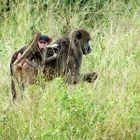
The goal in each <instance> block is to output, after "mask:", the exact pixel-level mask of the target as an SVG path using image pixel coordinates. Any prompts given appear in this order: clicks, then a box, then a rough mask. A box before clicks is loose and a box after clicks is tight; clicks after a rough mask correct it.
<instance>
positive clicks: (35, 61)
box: [10, 33, 56, 99]
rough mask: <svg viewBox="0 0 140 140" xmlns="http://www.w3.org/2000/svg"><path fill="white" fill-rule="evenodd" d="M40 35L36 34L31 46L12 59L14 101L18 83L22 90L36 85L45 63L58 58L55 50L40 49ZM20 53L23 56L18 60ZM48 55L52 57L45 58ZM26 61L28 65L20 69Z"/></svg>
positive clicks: (22, 49)
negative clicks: (19, 65) (22, 62)
mask: <svg viewBox="0 0 140 140" xmlns="http://www.w3.org/2000/svg"><path fill="white" fill-rule="evenodd" d="M40 35H41V34H40V33H36V34H35V35H34V37H33V39H32V42H31V43H30V45H27V46H24V47H22V48H21V49H20V50H18V51H16V52H15V53H14V54H13V55H12V57H11V62H10V71H11V90H12V95H13V99H16V96H17V89H16V88H17V86H16V83H18V86H19V88H20V89H24V88H25V86H27V85H29V84H33V83H35V81H36V77H37V75H38V72H39V70H40V68H42V67H43V66H44V63H45V62H46V63H47V62H50V61H52V60H54V59H56V56H54V55H53V54H54V51H55V50H54V51H53V48H47V49H40V48H39V46H38V44H37V43H38V41H39V38H40ZM50 52H52V53H50ZM19 53H21V54H22V56H21V57H20V58H19V59H17V55H18V54H19ZM47 53H49V54H50V55H49V56H48V57H44V54H47ZM25 59H26V65H25V66H23V67H21V68H19V67H18V64H19V63H21V61H22V60H25Z"/></svg>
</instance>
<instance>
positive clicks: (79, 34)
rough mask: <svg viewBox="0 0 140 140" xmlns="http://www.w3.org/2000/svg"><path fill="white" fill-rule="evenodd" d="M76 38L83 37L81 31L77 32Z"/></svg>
mask: <svg viewBox="0 0 140 140" xmlns="http://www.w3.org/2000/svg"><path fill="white" fill-rule="evenodd" d="M76 38H77V39H81V38H82V33H81V32H80V31H78V32H77V33H76Z"/></svg>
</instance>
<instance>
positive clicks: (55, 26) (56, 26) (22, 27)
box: [0, 0, 140, 140]
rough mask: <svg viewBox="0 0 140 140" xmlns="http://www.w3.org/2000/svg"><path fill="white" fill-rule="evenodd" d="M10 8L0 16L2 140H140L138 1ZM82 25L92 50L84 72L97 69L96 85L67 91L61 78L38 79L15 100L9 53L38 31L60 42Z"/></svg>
mask: <svg viewBox="0 0 140 140" xmlns="http://www.w3.org/2000/svg"><path fill="white" fill-rule="evenodd" d="M41 2H42V3H41ZM44 2H45V5H47V7H44ZM2 6H3V7H2ZM10 7H11V9H10V11H4V12H3V13H2V14H1V24H0V69H1V70H0V77H1V78H0V139H2V140H15V139H19V140H20V139H36V140H38V139H42V140H49V139H50V140H52V139H54V140H66V139H71V140H93V139H99V140H100V139H111V140H112V139H116V140H118V139H120V140H122V139H124V140H126V139H134V140H138V139H139V137H140V107H139V106H140V8H139V5H138V1H131V0H130V1H123V0H118V1H115V0H113V1H105V0H103V1H97V0H93V1H87V2H86V3H84V4H81V1H79V2H76V1H73V3H72V4H69V3H68V4H65V3H63V2H62V1H56V0H53V1H51V0H48V1H43V0H42V1H41V0H40V1H37V2H34V3H33V2H30V1H20V0H19V1H17V0H15V3H14V2H13V1H11V5H10ZM1 8H4V1H3V4H2V5H1ZM78 27H82V28H85V29H86V30H88V31H89V32H90V33H91V36H92V40H91V47H92V48H93V51H92V53H91V54H89V55H88V56H85V57H84V59H83V63H82V69H81V71H82V72H87V71H97V72H98V75H99V77H98V79H97V81H96V82H95V83H94V84H88V83H81V84H78V85H76V86H68V85H65V84H64V83H63V80H62V79H61V78H57V79H55V80H54V81H51V82H44V80H43V79H39V80H38V83H37V84H36V85H33V86H30V87H29V88H28V89H26V91H25V92H24V96H23V99H21V100H20V101H18V102H16V103H13V102H12V101H11V98H12V97H11V93H10V72H9V61H10V57H11V55H12V53H13V52H14V51H15V50H17V49H18V48H20V47H21V46H22V45H24V44H25V43H26V42H28V41H29V40H30V39H31V37H32V34H33V33H34V32H35V31H37V30H38V31H41V32H42V33H46V34H48V35H50V36H51V37H52V38H53V39H54V40H55V39H57V38H58V37H60V36H62V35H63V34H65V33H66V32H68V31H70V30H72V29H75V28H78Z"/></svg>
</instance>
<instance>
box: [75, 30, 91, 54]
mask: <svg viewBox="0 0 140 140" xmlns="http://www.w3.org/2000/svg"><path fill="white" fill-rule="evenodd" d="M74 34H75V39H76V42H77V43H78V44H79V45H78V46H80V47H81V49H82V52H83V54H84V55H86V54H89V53H90V52H91V50H92V49H91V47H90V45H89V41H90V34H89V33H88V32H87V31H85V30H76V31H74Z"/></svg>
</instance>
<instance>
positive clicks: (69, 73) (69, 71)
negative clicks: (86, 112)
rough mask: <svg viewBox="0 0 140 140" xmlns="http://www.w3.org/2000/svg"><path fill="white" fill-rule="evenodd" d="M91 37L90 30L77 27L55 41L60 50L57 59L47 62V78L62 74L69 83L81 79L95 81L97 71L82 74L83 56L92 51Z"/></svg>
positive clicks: (45, 73)
mask: <svg viewBox="0 0 140 140" xmlns="http://www.w3.org/2000/svg"><path fill="white" fill-rule="evenodd" d="M90 39H91V38H90V34H89V32H87V31H86V30H83V29H77V30H74V31H72V32H70V33H69V34H67V35H66V36H64V37H62V38H60V39H58V40H57V41H56V42H54V44H56V45H57V46H59V47H58V48H60V50H59V53H58V55H57V59H54V60H53V61H51V62H47V63H45V67H44V75H45V77H46V78H47V80H52V79H54V78H55V77H58V76H62V77H64V79H65V81H66V82H67V83H68V84H76V83H78V82H79V81H80V80H81V81H87V82H89V83H91V82H94V81H95V80H96V78H97V73H96V72H90V73H85V74H80V68H81V64H82V57H83V55H87V54H89V53H90V52H91V48H90V46H89V40H90ZM46 57H48V56H46Z"/></svg>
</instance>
